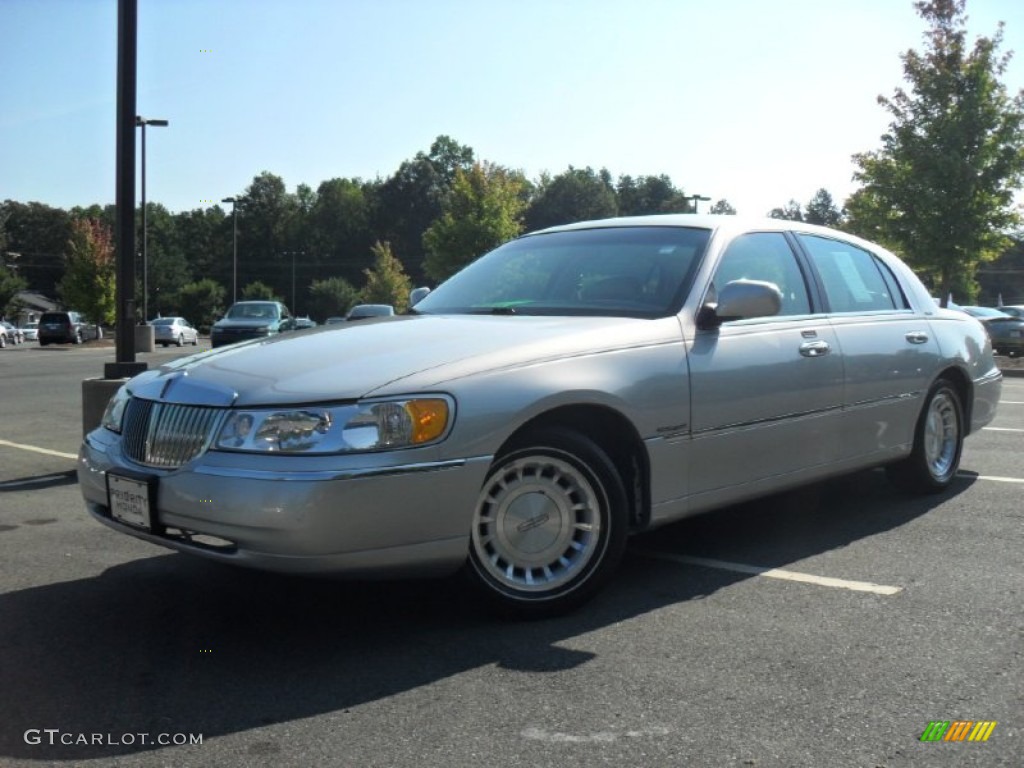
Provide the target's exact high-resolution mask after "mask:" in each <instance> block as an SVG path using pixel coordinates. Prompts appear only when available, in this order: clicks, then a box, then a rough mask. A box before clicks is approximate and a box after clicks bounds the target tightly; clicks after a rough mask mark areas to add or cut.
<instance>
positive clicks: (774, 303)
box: [697, 280, 782, 329]
mask: <svg viewBox="0 0 1024 768" xmlns="http://www.w3.org/2000/svg"><path fill="white" fill-rule="evenodd" d="M781 309H782V291H780V290H779V286H777V285H776V284H775V283H769V282H767V281H764V280H733V281H732V282H731V283H726V284H725V287H724V288H722V289H721V290H720V291H719V292H718V302H717V303H711V302H708V303H706V304H705V305H704V306H703V307H701V308H700V313H699V314H698V315H697V324H698V326H699V327H700V328H703V329H707V328H717V327H718V326H720V325H721V324H722V323H724V322H726V321H727V320H744V319H746V318H748V317H771V316H773V315H777V314H779V311H780V310H781Z"/></svg>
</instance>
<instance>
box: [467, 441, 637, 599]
mask: <svg viewBox="0 0 1024 768" xmlns="http://www.w3.org/2000/svg"><path fill="white" fill-rule="evenodd" d="M626 507H627V504H626V492H625V490H624V488H623V484H622V479H621V477H620V476H619V473H618V472H617V471H616V469H615V466H614V464H612V461H611V460H610V459H609V458H608V456H607V454H606V453H605V452H604V451H603V450H602V449H601V448H600V447H598V446H597V445H595V444H594V443H593V442H592V441H590V440H589V439H587V438H585V437H583V436H582V435H579V434H577V433H575V432H571V431H569V430H564V429H544V430H537V431H535V432H531V433H530V434H528V435H525V436H524V437H523V438H522V439H519V440H517V441H516V442H515V444H514V445H513V446H511V447H510V448H509V449H508V450H507V451H506V452H505V453H503V454H501V455H499V456H498V458H497V459H496V460H495V462H494V464H493V465H492V467H491V470H490V472H489V473H488V475H487V479H486V481H484V485H483V488H481V490H480V495H479V497H478V498H477V503H476V509H475V510H474V512H473V529H472V535H471V537H470V553H469V563H468V567H467V572H468V574H469V576H470V580H471V581H472V583H473V584H474V586H475V587H476V588H477V589H478V591H479V592H480V593H481V594H482V596H483V597H484V598H485V599H486V600H487V601H488V603H490V605H491V606H493V607H495V608H498V609H499V610H500V611H502V612H503V613H506V614H512V615H515V616H518V617H520V618H542V617H546V616H553V615H556V614H560V613H565V612H566V611H569V610H572V609H573V608H576V607H577V606H579V605H580V604H581V603H583V602H584V601H586V600H587V599H589V598H590V597H591V596H592V595H593V594H594V593H595V592H596V591H597V590H598V589H599V588H600V586H601V585H602V584H603V582H604V581H605V580H607V578H608V577H609V576H610V575H611V573H612V571H613V570H614V569H615V566H616V565H617V564H618V562H619V560H620V559H621V558H622V553H623V551H624V549H625V545H626V533H627V527H628V526H627V520H628V515H627V509H626Z"/></svg>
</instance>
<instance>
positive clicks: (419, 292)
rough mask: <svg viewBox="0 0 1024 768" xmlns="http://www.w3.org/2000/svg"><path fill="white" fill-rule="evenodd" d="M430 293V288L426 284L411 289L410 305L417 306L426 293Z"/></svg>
mask: <svg viewBox="0 0 1024 768" xmlns="http://www.w3.org/2000/svg"><path fill="white" fill-rule="evenodd" d="M428 293H430V289H429V288H427V287H426V286H423V287H421V288H413V289H412V290H411V291H409V306H410V307H415V306H416V305H417V304H419V303H420V302H421V301H423V299H424V298H426V295H427V294H428Z"/></svg>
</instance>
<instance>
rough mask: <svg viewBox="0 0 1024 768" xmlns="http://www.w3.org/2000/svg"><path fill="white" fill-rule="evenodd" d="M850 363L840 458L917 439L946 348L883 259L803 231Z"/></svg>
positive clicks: (889, 451) (883, 453) (897, 448)
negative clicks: (924, 403)
mask: <svg viewBox="0 0 1024 768" xmlns="http://www.w3.org/2000/svg"><path fill="white" fill-rule="evenodd" d="M797 241H798V243H799V244H800V246H801V247H802V248H803V249H804V251H805V252H806V254H807V256H808V258H809V260H810V262H811V264H812V265H813V266H814V270H815V273H816V276H815V277H816V280H817V281H818V284H819V286H820V288H821V292H822V293H823V295H824V298H825V301H826V304H827V307H828V311H829V322H830V323H831V325H832V328H834V329H835V333H836V336H837V337H838V340H839V346H840V347H841V349H842V354H843V360H844V362H845V395H844V398H843V409H844V412H843V439H842V442H841V443H840V459H841V460H846V461H850V460H853V461H856V460H858V459H860V458H864V457H869V456H871V455H878V456H879V458H885V457H888V456H891V455H895V454H898V453H900V452H901V450H902V448H901V447H905V446H906V444H908V443H909V442H910V441H911V440H912V438H913V430H914V426H915V424H916V421H917V414H918V412H919V411H920V408H921V403H922V401H923V397H924V394H925V392H926V390H927V388H928V385H929V382H930V381H931V379H932V376H933V375H934V372H935V370H936V366H938V364H939V347H938V343H937V342H936V340H935V338H934V337H933V335H932V333H931V330H930V328H929V326H928V323H927V322H925V318H924V316H923V315H920V314H918V313H916V312H914V311H913V310H912V309H911V308H910V305H909V303H908V302H907V299H906V297H905V295H904V293H903V291H902V289H901V288H900V286H899V283H898V281H897V280H896V277H895V276H894V275H893V273H892V271H891V270H890V269H889V268H888V267H887V266H886V265H885V263H884V262H883V261H882V260H881V259H879V258H878V257H877V256H875V255H874V254H872V253H871V252H870V251H867V250H865V249H863V248H861V247H858V246H856V245H854V244H852V243H850V242H848V241H846V240H843V239H840V238H838V237H824V236H821V235H818V234H807V233H800V234H797Z"/></svg>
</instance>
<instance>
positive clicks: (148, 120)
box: [135, 115, 168, 127]
mask: <svg viewBox="0 0 1024 768" xmlns="http://www.w3.org/2000/svg"><path fill="white" fill-rule="evenodd" d="M135 125H156V126H160V127H164V126H166V125H168V121H167V120H163V119H161V118H158V117H141V116H139V115H136V116H135Z"/></svg>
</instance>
